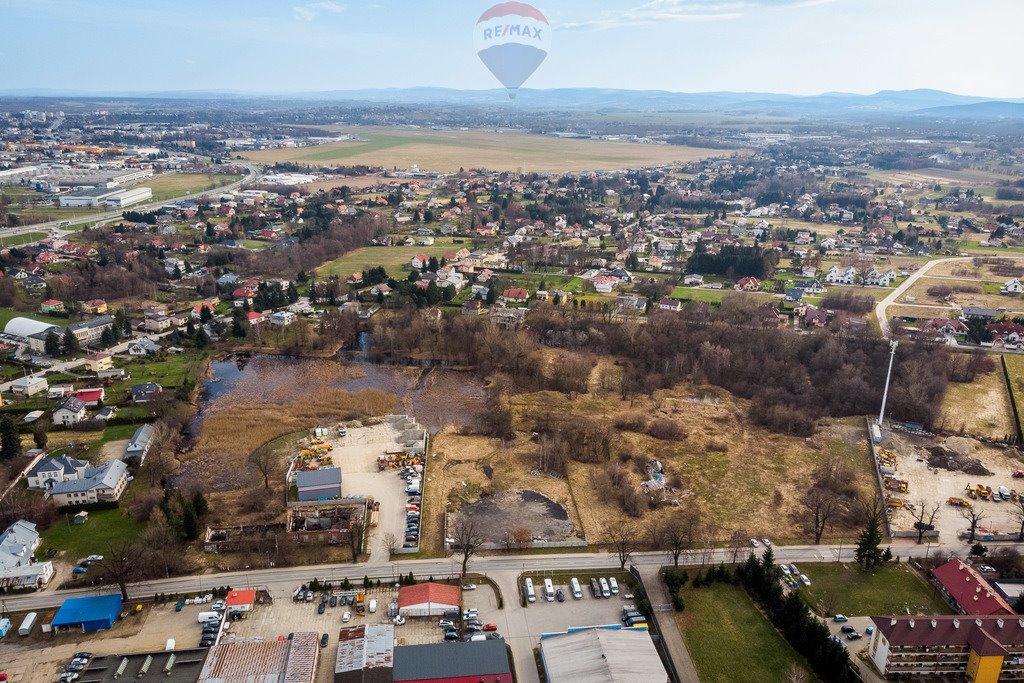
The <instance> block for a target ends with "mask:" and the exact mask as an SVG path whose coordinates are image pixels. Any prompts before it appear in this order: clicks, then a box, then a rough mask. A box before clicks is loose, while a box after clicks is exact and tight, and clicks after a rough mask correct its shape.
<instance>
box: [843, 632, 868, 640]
mask: <svg viewBox="0 0 1024 683" xmlns="http://www.w3.org/2000/svg"><path fill="white" fill-rule="evenodd" d="M863 637H864V636H862V635H861V634H859V633H857V632H856V631H854V632H853V633H847V634H846V639H847V640H860V639H861V638H863Z"/></svg>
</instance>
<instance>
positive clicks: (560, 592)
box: [555, 588, 565, 602]
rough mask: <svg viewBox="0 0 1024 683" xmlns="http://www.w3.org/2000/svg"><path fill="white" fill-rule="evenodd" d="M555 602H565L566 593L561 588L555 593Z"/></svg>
mask: <svg viewBox="0 0 1024 683" xmlns="http://www.w3.org/2000/svg"><path fill="white" fill-rule="evenodd" d="M555 600H558V602H565V591H564V590H562V589H561V588H559V589H558V590H556V591H555Z"/></svg>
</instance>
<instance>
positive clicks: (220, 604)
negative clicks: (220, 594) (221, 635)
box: [210, 600, 228, 612]
mask: <svg viewBox="0 0 1024 683" xmlns="http://www.w3.org/2000/svg"><path fill="white" fill-rule="evenodd" d="M227 608H228V604H227V603H226V602H224V601H223V600H218V601H217V602H215V603H213V605H212V606H211V607H210V609H212V610H213V611H214V612H223V611H224V610H226V609H227Z"/></svg>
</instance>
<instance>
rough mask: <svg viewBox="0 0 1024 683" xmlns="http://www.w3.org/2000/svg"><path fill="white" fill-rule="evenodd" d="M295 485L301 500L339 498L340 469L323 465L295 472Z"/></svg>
mask: <svg viewBox="0 0 1024 683" xmlns="http://www.w3.org/2000/svg"><path fill="white" fill-rule="evenodd" d="M295 487H296V489H298V496H299V500H300V501H302V502H311V501H317V500H335V499H337V498H341V469H340V468H338V467H324V468H322V469H318V470H303V471H301V472H296V473H295Z"/></svg>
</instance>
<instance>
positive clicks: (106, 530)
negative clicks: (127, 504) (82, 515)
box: [41, 509, 144, 562]
mask: <svg viewBox="0 0 1024 683" xmlns="http://www.w3.org/2000/svg"><path fill="white" fill-rule="evenodd" d="M143 528H144V525H143V524H140V523H139V522H136V521H135V520H134V519H132V518H131V517H129V516H128V513H126V512H125V511H124V510H121V509H116V510H97V511H95V512H90V513H89V519H88V521H87V522H86V523H85V524H71V523H70V522H69V520H68V519H67V518H61V519H59V520H58V521H56V522H54V524H53V526H51V527H50V528H49V529H47V530H46V531H44V532H43V543H42V546H41V547H42V548H43V549H46V548H56V549H57V550H62V551H64V558H63V559H65V560H67V561H69V562H77V561H78V560H81V559H82V558H84V557H88V556H89V555H93V554H96V555H103V554H104V553H106V552H108V551H109V550H110V547H111V546H112V545H113V544H114V543H117V542H120V541H124V540H127V541H131V540H132V539H134V538H135V537H137V536H138V535H139V534H140V533H141V532H142V530H143Z"/></svg>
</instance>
